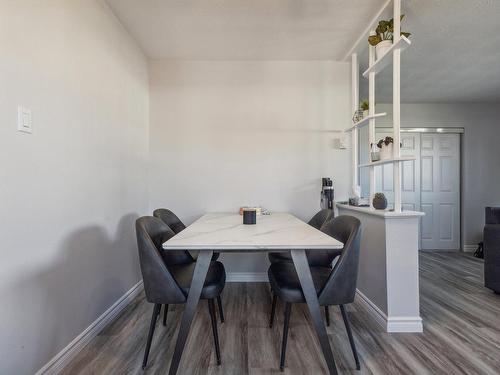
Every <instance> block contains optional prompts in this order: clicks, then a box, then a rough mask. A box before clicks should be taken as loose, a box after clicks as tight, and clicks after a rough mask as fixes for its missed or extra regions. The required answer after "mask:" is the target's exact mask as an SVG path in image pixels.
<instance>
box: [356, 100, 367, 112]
mask: <svg viewBox="0 0 500 375" xmlns="http://www.w3.org/2000/svg"><path fill="white" fill-rule="evenodd" d="M359 108H361V109H362V110H363V111H368V110H369V109H370V104H369V103H368V100H363V101H362V102H361V103H360V104H359Z"/></svg>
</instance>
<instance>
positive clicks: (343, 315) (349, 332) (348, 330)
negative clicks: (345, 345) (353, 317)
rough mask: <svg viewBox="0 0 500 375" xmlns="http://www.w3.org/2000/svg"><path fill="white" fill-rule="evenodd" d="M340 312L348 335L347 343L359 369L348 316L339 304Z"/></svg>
mask: <svg viewBox="0 0 500 375" xmlns="http://www.w3.org/2000/svg"><path fill="white" fill-rule="evenodd" d="M340 312H341V313H342V318H343V319H344V324H345V329H346V331H347V336H348V337H349V343H350V344H351V349H352V354H353V355H354V360H355V361H356V370H360V369H361V366H360V364H359V358H358V351H357V350H356V344H355V343H354V338H353V337H352V332H351V325H350V324H349V318H348V317H347V312H346V311H345V307H344V305H340Z"/></svg>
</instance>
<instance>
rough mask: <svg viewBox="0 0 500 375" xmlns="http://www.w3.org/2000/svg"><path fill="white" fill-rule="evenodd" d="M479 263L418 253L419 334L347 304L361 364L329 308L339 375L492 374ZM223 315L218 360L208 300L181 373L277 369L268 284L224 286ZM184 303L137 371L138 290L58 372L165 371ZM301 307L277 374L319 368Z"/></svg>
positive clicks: (143, 327) (146, 315)
mask: <svg viewBox="0 0 500 375" xmlns="http://www.w3.org/2000/svg"><path fill="white" fill-rule="evenodd" d="M482 264H483V263H482V261H481V260H478V259H475V258H473V257H471V256H467V255H462V254H458V253H421V254H420V294H421V296H420V303H421V315H422V318H423V321H424V333H422V334H414V333H397V334H394V333H393V334H388V333H386V332H384V331H383V330H382V329H381V327H380V326H379V325H377V323H376V322H375V320H374V319H373V318H372V317H371V316H370V315H369V314H368V312H367V311H366V310H365V309H364V307H363V305H361V304H360V303H358V302H356V303H354V304H352V305H351V306H349V307H348V312H349V316H350V319H351V322H352V326H353V331H354V336H355V341H356V345H357V346H358V351H359V354H360V359H361V371H356V370H355V365H354V360H353V357H352V354H351V351H350V347H349V343H348V339H347V335H346V333H345V329H344V326H343V323H342V318H341V315H340V311H339V310H338V308H335V307H331V312H330V314H331V318H332V319H331V320H332V324H331V326H330V327H329V328H328V333H329V337H330V343H331V345H332V348H333V352H334V356H335V359H336V361H337V367H338V369H339V373H340V374H384V375H385V374H398V375H399V374H419V375H420V374H447V375H448V374H500V295H495V294H493V293H492V292H491V291H489V290H488V289H486V288H484V287H483V281H482V280H483V271H482V270H483V267H482ZM222 298H223V303H224V312H225V315H226V322H225V323H224V324H222V325H219V335H220V342H221V350H222V365H221V366H217V365H216V364H215V355H214V349H213V340H212V335H211V330H210V321H209V315H208V308H207V305H206V301H202V303H200V305H199V307H198V312H197V315H196V318H195V321H194V322H193V325H192V327H191V333H190V336H189V339H188V343H187V345H186V349H185V351H184V355H183V357H182V362H181V365H180V368H179V372H178V373H179V374H252V375H253V374H279V373H280V371H279V351H280V343H281V332H282V324H283V309H282V306H281V305H280V304H279V305H278V306H279V308H278V310H277V322H276V323H277V324H275V327H274V328H273V329H270V328H268V319H269V311H270V292H269V287H268V285H267V284H266V283H248V284H245V283H228V284H226V288H225V290H224V292H223V297H222ZM182 309H183V308H182V306H171V307H170V310H169V316H168V321H167V327H163V326H162V325H161V321H160V320H159V322H158V326H157V328H156V332H155V337H154V340H153V344H152V348H151V354H150V358H149V364H148V368H147V369H146V370H145V371H143V370H142V369H141V362H142V356H143V353H144V346H145V343H146V335H147V330H148V324H149V321H150V316H151V312H152V305H150V304H148V303H147V302H146V301H145V298H144V294H141V295H140V296H138V297H137V298H136V299H135V300H134V302H133V303H132V304H131V305H130V306H128V307H127V308H126V309H125V310H124V311H123V312H122V313H121V314H120V316H119V317H118V318H117V319H116V321H114V322H113V323H112V324H110V325H109V326H108V327H107V328H106V329H105V330H104V331H102V332H101V333H100V334H99V335H98V336H97V337H96V338H94V339H93V340H92V341H91V342H90V344H89V345H88V346H87V347H86V348H85V349H84V350H83V351H82V352H80V353H79V354H78V356H77V357H76V358H75V359H74V360H73V361H72V362H71V363H70V364H69V365H68V366H67V367H66V368H65V369H64V371H63V374H71V375H75V374H143V373H144V374H146V375H147V374H166V373H168V368H169V365H170V358H171V357H172V354H173V350H174V346H175V339H176V336H177V329H178V326H179V321H180V317H181V314H182ZM306 310H307V307H306V306H305V305H294V308H293V310H292V317H291V322H290V334H289V341H288V350H287V362H286V368H285V371H284V374H287V375H292V374H325V373H326V367H325V364H324V362H323V359H322V355H321V351H320V348H319V344H318V343H317V340H316V337H315V333H314V330H313V327H312V325H311V322H310V320H309V317H308V313H307V311H306Z"/></svg>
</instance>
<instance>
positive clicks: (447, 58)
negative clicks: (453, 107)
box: [360, 0, 500, 103]
mask: <svg viewBox="0 0 500 375" xmlns="http://www.w3.org/2000/svg"><path fill="white" fill-rule="evenodd" d="M403 12H404V13H405V14H406V16H407V19H406V20H405V21H404V23H403V28H404V30H405V31H410V32H411V33H412V36H411V37H410V39H411V41H412V46H411V47H410V48H408V49H407V50H405V51H404V52H403V53H402V55H401V56H402V57H401V61H402V64H401V80H402V81H401V99H402V101H403V102H414V103H418V102H420V103H426V102H498V101H500V0H404V1H403ZM360 61H361V62H362V63H363V65H362V71H364V69H365V68H366V66H367V61H368V57H367V52H366V50H365V53H364V54H362V55H361V56H360ZM376 81H377V84H376V101H377V102H392V70H391V69H387V70H385V71H384V72H383V73H382V74H380V75H378V76H377V80H376ZM360 82H363V86H362V90H361V94H360V95H361V97H362V98H366V97H367V95H368V90H367V80H365V79H362V81H360Z"/></svg>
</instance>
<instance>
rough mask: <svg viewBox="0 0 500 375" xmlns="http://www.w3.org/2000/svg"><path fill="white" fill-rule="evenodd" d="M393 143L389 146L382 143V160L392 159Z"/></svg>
mask: <svg viewBox="0 0 500 375" xmlns="http://www.w3.org/2000/svg"><path fill="white" fill-rule="evenodd" d="M392 149H393V143H389V145H388V146H386V145H385V143H382V148H381V149H380V153H379V154H380V160H387V159H391V158H392Z"/></svg>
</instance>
